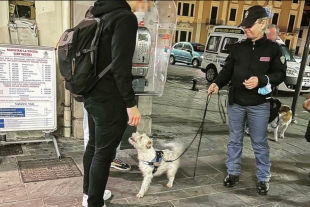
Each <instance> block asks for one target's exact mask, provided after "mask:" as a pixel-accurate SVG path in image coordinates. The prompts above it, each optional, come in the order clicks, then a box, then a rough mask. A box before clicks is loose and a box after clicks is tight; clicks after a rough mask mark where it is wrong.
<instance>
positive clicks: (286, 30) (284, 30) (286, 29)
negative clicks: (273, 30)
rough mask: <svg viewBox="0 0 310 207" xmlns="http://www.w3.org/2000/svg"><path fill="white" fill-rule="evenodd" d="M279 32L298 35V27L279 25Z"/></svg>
mask: <svg viewBox="0 0 310 207" xmlns="http://www.w3.org/2000/svg"><path fill="white" fill-rule="evenodd" d="M279 30H280V33H282V34H286V35H293V36H294V35H296V34H297V35H298V33H299V31H300V28H297V27H279Z"/></svg>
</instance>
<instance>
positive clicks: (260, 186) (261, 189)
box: [256, 181, 269, 195]
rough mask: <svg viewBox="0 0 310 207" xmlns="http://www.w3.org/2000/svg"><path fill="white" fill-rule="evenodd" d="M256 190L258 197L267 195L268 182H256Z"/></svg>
mask: <svg viewBox="0 0 310 207" xmlns="http://www.w3.org/2000/svg"><path fill="white" fill-rule="evenodd" d="M256 190H257V192H258V194H260V195H267V193H268V191H269V182H268V181H258V183H257V184H256Z"/></svg>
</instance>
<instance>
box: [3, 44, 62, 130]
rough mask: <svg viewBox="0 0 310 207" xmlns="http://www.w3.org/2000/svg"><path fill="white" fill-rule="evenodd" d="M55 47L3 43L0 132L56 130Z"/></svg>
mask: <svg viewBox="0 0 310 207" xmlns="http://www.w3.org/2000/svg"><path fill="white" fill-rule="evenodd" d="M56 117H57V111H56V64H55V49H54V48H52V47H40V46H25V45H6V44H0V132H7V131H20V130H22V131H25V130H51V131H54V130H56V127H57V123H56V122H57V118H56Z"/></svg>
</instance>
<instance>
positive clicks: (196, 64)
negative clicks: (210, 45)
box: [193, 59, 199, 68]
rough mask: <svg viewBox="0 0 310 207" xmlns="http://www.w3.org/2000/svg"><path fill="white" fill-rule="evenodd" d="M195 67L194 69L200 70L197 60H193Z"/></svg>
mask: <svg viewBox="0 0 310 207" xmlns="http://www.w3.org/2000/svg"><path fill="white" fill-rule="evenodd" d="M193 67H194V68H198V67H199V60H197V59H194V60H193Z"/></svg>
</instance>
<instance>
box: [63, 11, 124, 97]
mask: <svg viewBox="0 0 310 207" xmlns="http://www.w3.org/2000/svg"><path fill="white" fill-rule="evenodd" d="M90 9H91V8H90ZM90 9H89V10H88V11H87V13H86V15H85V18H84V19H83V20H82V21H81V22H80V23H79V24H78V25H76V26H75V27H73V28H72V29H67V30H66V31H65V32H64V33H63V34H62V35H61V37H60V40H59V42H58V62H59V69H60V73H61V75H62V76H63V78H64V82H65V88H66V89H67V90H69V91H70V92H71V93H72V94H73V97H74V98H75V99H76V100H77V101H81V98H82V96H81V95H83V94H86V93H87V92H89V91H90V90H91V89H92V88H93V87H94V86H95V85H96V83H97V82H98V81H99V80H100V78H101V77H102V76H103V75H104V74H105V73H106V72H107V71H108V70H109V69H110V67H111V64H109V65H108V66H107V67H106V68H105V69H104V70H103V71H101V72H100V73H99V74H98V71H97V53H98V44H99V39H100V35H101V31H102V28H103V25H104V20H105V19H106V18H107V16H110V15H112V14H116V16H118V15H120V14H123V13H120V12H119V11H118V10H120V9H117V10H114V11H112V12H109V13H107V14H105V15H103V16H102V17H93V15H91V14H90V12H89V11H90ZM123 11H124V10H123ZM78 99H80V100H78Z"/></svg>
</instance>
